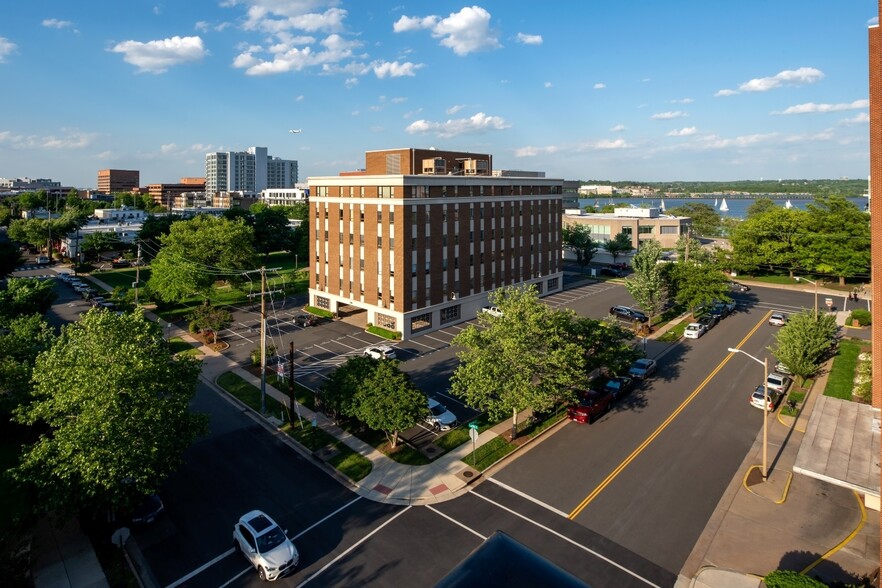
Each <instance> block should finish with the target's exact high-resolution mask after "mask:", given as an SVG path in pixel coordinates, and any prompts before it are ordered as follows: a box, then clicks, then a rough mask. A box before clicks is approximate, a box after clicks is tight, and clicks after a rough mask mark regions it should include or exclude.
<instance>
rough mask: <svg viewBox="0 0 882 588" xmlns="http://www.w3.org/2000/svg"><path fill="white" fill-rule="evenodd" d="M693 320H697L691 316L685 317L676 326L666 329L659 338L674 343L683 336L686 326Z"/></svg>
mask: <svg viewBox="0 0 882 588" xmlns="http://www.w3.org/2000/svg"><path fill="white" fill-rule="evenodd" d="M692 322H695V321H693V320H692V317H691V316H690V317H688V318H685V319H683V320H682V321H680V322H679V323H677V325H676V326H674V327H673V328H671V329H670V330H668V331H665V333H664V335H662V336H661V337H659V338H658V340H659V341H662V342H664V343H673V342H674V341H677V340H679V339H680V337H682V336H683V331H685V330H686V326H687V325H688V324H689V323H692Z"/></svg>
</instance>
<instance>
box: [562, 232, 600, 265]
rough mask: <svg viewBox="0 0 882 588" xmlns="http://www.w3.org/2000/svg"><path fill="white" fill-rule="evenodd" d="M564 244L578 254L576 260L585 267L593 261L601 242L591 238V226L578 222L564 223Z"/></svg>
mask: <svg viewBox="0 0 882 588" xmlns="http://www.w3.org/2000/svg"><path fill="white" fill-rule="evenodd" d="M563 245H564V247H566V248H567V249H569V250H570V251H572V252H573V253H575V254H576V261H577V262H578V263H579V265H580V266H582V267H583V268H584V267H585V266H586V265H588V264H589V263H591V260H592V259H593V258H594V255H595V254H596V253H597V249H598V247H599V245H600V244H599V243H598V242H597V241H595V240H594V239H592V238H591V227H589V226H588V225H583V224H581V223H577V224H571V225H564V227H563Z"/></svg>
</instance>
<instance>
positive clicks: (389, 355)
mask: <svg viewBox="0 0 882 588" xmlns="http://www.w3.org/2000/svg"><path fill="white" fill-rule="evenodd" d="M364 354H365V355H366V356H368V357H372V358H374V359H395V349H393V348H392V347H390V346H389V345H375V346H374V347H368V348H367V349H365V350H364Z"/></svg>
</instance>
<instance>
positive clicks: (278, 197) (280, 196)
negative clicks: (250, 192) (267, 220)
mask: <svg viewBox="0 0 882 588" xmlns="http://www.w3.org/2000/svg"><path fill="white" fill-rule="evenodd" d="M260 201H261V202H264V203H266V204H268V205H269V206H293V205H294V204H303V203H306V202H309V190H304V189H303V188H267V189H266V190H263V191H262V192H261V193H260Z"/></svg>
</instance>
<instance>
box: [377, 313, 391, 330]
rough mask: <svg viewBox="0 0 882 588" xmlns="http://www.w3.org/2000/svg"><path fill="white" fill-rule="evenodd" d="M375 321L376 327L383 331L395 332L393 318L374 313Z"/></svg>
mask: <svg viewBox="0 0 882 588" xmlns="http://www.w3.org/2000/svg"><path fill="white" fill-rule="evenodd" d="M374 317H375V320H376V321H377V326H378V327H382V328H384V329H389V330H390V331H394V330H395V317H394V316H389V315H388V314H380V313H379V312H377V313H374Z"/></svg>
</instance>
